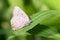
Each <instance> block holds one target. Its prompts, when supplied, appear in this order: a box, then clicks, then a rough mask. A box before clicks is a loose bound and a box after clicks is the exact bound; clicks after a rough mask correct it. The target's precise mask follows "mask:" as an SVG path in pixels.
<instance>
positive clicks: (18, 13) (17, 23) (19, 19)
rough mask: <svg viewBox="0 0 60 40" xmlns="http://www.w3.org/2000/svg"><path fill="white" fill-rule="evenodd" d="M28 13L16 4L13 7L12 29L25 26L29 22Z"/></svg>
mask: <svg viewBox="0 0 60 40" xmlns="http://www.w3.org/2000/svg"><path fill="white" fill-rule="evenodd" d="M30 22H31V21H30V19H29V17H28V15H27V14H26V13H25V12H24V11H23V10H22V9H21V8H19V7H18V6H15V7H14V10H13V16H12V18H11V25H12V29H13V30H18V29H20V28H23V27H25V26H27V25H28V24H29V23H30Z"/></svg>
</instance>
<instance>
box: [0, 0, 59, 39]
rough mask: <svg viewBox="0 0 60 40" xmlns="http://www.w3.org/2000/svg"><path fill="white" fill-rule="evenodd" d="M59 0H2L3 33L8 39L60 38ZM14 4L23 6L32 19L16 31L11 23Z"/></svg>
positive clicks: (0, 21)
mask: <svg viewBox="0 0 60 40" xmlns="http://www.w3.org/2000/svg"><path fill="white" fill-rule="evenodd" d="M59 1H60V0H0V4H1V5H0V14H1V15H0V26H1V27H0V30H3V32H5V34H1V35H3V37H4V38H5V39H6V40H60V2H59ZM14 6H19V7H21V8H22V9H23V10H24V11H25V12H26V14H28V16H29V17H30V19H31V23H30V24H29V25H27V26H25V27H23V28H21V29H19V30H16V31H13V30H12V28H11V25H10V19H11V17H12V13H13V9H14ZM3 32H2V33H3ZM1 37H2V36H1ZM1 40H2V38H1Z"/></svg>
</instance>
